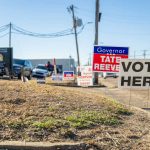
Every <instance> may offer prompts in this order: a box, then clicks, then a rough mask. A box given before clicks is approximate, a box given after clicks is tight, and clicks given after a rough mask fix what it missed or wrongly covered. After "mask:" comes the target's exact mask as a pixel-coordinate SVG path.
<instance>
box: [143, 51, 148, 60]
mask: <svg viewBox="0 0 150 150" xmlns="http://www.w3.org/2000/svg"><path fill="white" fill-rule="evenodd" d="M146 51H147V50H143V56H144V59H145V58H146Z"/></svg>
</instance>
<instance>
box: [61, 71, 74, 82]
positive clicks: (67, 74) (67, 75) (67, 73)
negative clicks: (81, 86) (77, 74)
mask: <svg viewBox="0 0 150 150" xmlns="http://www.w3.org/2000/svg"><path fill="white" fill-rule="evenodd" d="M63 80H74V71H64V72H63Z"/></svg>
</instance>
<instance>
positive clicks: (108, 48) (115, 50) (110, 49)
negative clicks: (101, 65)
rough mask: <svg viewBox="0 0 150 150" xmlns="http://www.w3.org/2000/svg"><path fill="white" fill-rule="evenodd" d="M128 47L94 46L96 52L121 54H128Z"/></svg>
mask: <svg viewBox="0 0 150 150" xmlns="http://www.w3.org/2000/svg"><path fill="white" fill-rule="evenodd" d="M128 53H129V48H128V47H112V46H94V54H119V55H128Z"/></svg>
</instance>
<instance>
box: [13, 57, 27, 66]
mask: <svg viewBox="0 0 150 150" xmlns="http://www.w3.org/2000/svg"><path fill="white" fill-rule="evenodd" d="M14 64H19V65H22V66H24V64H25V61H24V60H20V59H14Z"/></svg>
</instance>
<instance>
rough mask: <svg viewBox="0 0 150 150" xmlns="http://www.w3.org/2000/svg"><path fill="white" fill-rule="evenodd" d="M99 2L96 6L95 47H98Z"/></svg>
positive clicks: (97, 0) (97, 1)
mask: <svg viewBox="0 0 150 150" xmlns="http://www.w3.org/2000/svg"><path fill="white" fill-rule="evenodd" d="M99 15H100V13H99V0H96V5H95V41H94V45H98V22H99V21H100V20H99V19H100V18H99V17H100V16H99Z"/></svg>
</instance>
